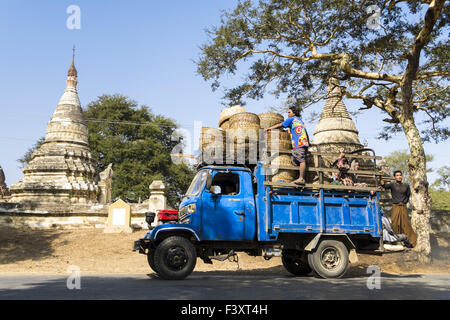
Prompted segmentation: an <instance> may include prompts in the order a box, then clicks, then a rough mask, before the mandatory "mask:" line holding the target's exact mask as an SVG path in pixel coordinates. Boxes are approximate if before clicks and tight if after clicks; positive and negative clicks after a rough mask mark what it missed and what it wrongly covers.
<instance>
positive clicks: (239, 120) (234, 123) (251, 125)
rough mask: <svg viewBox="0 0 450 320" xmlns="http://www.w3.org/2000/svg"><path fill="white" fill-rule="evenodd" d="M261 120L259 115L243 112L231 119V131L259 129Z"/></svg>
mask: <svg viewBox="0 0 450 320" xmlns="http://www.w3.org/2000/svg"><path fill="white" fill-rule="evenodd" d="M259 124H260V120H259V117H258V115H257V114H255V113H251V112H242V113H238V114H235V115H233V116H231V117H230V129H239V128H241V129H259V128H260V125H259Z"/></svg>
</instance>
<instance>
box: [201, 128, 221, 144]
mask: <svg viewBox="0 0 450 320" xmlns="http://www.w3.org/2000/svg"><path fill="white" fill-rule="evenodd" d="M217 138H220V140H222V141H223V139H224V132H223V131H222V130H221V129H217V128H211V127H202V131H201V134H200V146H202V145H207V144H209V143H211V142H215V141H216V139H217Z"/></svg>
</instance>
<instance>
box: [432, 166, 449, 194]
mask: <svg viewBox="0 0 450 320" xmlns="http://www.w3.org/2000/svg"><path fill="white" fill-rule="evenodd" d="M436 172H437V174H438V175H439V178H437V179H436V181H434V183H433V185H432V186H431V187H432V188H434V189H436V190H441V191H444V190H449V187H450V167H448V166H443V167H441V168H439V169H438V170H437V171H436Z"/></svg>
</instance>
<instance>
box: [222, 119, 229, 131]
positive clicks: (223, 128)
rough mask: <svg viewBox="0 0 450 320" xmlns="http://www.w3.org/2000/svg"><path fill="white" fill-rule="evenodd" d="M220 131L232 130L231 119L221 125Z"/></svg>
mask: <svg viewBox="0 0 450 320" xmlns="http://www.w3.org/2000/svg"><path fill="white" fill-rule="evenodd" d="M220 129H222V130H227V129H230V119H226V120H225V121H223V122H222V123H221V124H220Z"/></svg>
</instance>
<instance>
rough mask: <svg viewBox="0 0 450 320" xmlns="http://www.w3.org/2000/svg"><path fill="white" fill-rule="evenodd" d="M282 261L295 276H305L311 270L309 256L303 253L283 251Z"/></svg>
mask: <svg viewBox="0 0 450 320" xmlns="http://www.w3.org/2000/svg"><path fill="white" fill-rule="evenodd" d="M281 262H282V263H283V266H284V267H285V268H286V270H287V271H289V272H290V273H292V274H293V275H295V276H304V275H307V274H308V273H310V272H311V268H310V267H309V265H308V261H307V258H306V257H305V256H304V255H302V254H301V253H297V254H290V253H287V252H283V253H282V255H281Z"/></svg>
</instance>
